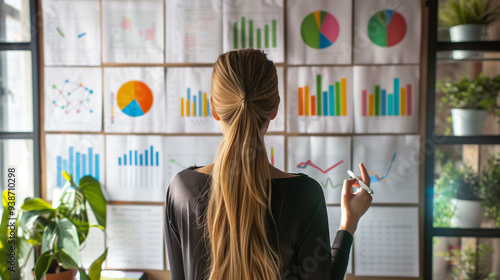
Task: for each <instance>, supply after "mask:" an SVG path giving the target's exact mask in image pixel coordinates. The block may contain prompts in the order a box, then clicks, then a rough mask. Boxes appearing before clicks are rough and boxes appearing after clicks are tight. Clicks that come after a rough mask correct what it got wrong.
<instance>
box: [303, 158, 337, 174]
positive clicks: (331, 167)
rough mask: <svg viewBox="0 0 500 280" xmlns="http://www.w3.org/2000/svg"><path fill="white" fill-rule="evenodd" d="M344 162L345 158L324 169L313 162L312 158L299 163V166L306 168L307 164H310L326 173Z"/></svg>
mask: <svg viewBox="0 0 500 280" xmlns="http://www.w3.org/2000/svg"><path fill="white" fill-rule="evenodd" d="M342 163H344V161H343V160H341V161H339V162H337V163H335V164H334V165H332V166H330V167H329V168H328V169H326V170H323V169H321V168H319V167H318V166H317V165H315V164H314V163H312V161H311V160H307V161H304V162H301V163H299V164H297V168H302V169H305V168H306V167H307V166H310V167H313V168H316V169H318V170H319V171H320V172H321V173H323V174H326V173H328V172H330V171H331V170H332V169H334V168H335V167H337V166H339V165H341V164H342Z"/></svg>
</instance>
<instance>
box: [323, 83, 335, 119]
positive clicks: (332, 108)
mask: <svg viewBox="0 0 500 280" xmlns="http://www.w3.org/2000/svg"><path fill="white" fill-rule="evenodd" d="M328 91H329V93H330V97H329V98H330V116H335V97H334V96H333V94H334V86H333V85H330V86H329V87H328ZM325 103H326V102H325Z"/></svg>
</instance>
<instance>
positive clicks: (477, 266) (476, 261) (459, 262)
mask: <svg viewBox="0 0 500 280" xmlns="http://www.w3.org/2000/svg"><path fill="white" fill-rule="evenodd" d="M453 254H454V255H455V259H456V264H455V265H454V267H453V269H452V279H453V280H495V279H496V277H497V274H496V273H487V272H484V267H482V266H481V261H482V260H483V258H484V256H486V255H492V254H493V249H492V248H491V247H490V246H488V245H487V244H485V243H479V244H478V245H477V247H476V249H473V248H472V245H471V243H468V244H467V246H466V247H465V248H464V249H463V251H461V250H453Z"/></svg>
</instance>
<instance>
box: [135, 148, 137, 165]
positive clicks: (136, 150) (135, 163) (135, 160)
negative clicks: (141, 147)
mask: <svg viewBox="0 0 500 280" xmlns="http://www.w3.org/2000/svg"><path fill="white" fill-rule="evenodd" d="M135 166H137V150H135Z"/></svg>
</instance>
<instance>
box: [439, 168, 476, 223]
mask: <svg viewBox="0 0 500 280" xmlns="http://www.w3.org/2000/svg"><path fill="white" fill-rule="evenodd" d="M434 187H435V204H434V219H435V226H436V219H437V222H438V223H437V225H439V226H441V227H446V226H448V225H449V226H451V227H461V228H478V227H480V226H481V221H482V217H483V215H484V208H483V206H482V201H483V198H482V196H481V195H482V194H483V192H482V189H481V188H480V185H479V178H478V176H477V175H476V173H475V172H474V170H473V169H472V167H470V166H469V165H466V164H464V165H462V166H461V167H459V168H456V167H454V166H453V163H452V162H448V163H446V164H444V165H443V166H442V167H441V175H440V176H439V177H438V178H437V179H436V182H435V185H434ZM447 207H449V208H447ZM438 211H440V212H438Z"/></svg>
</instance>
